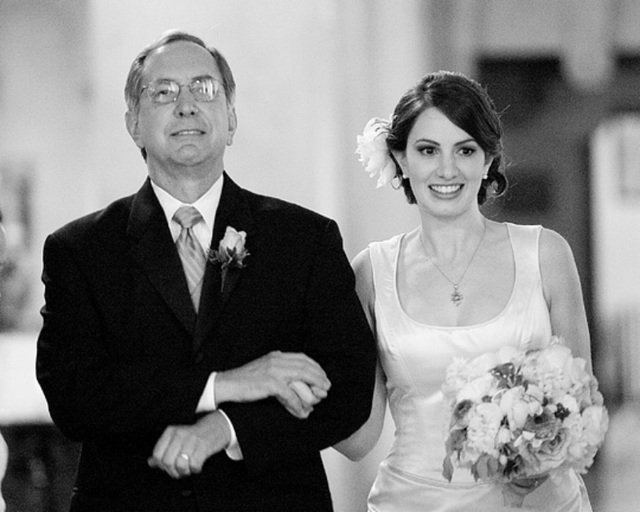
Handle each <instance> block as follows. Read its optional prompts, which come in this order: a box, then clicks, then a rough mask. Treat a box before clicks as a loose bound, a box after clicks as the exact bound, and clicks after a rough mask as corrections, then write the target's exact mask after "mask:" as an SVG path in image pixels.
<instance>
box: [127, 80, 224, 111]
mask: <svg viewBox="0 0 640 512" xmlns="http://www.w3.org/2000/svg"><path fill="white" fill-rule="evenodd" d="M207 80H209V81H211V83H212V84H213V86H214V87H213V88H214V90H213V97H212V98H211V99H198V98H196V94H195V93H194V91H193V87H194V84H196V83H198V82H201V83H202V82H205V81H207ZM158 83H165V84H173V85H176V86H177V88H178V89H177V91H176V92H175V97H174V98H173V99H172V100H171V101H166V102H162V101H156V100H154V99H153V93H154V92H155V89H154V84H156V85H157V84H158ZM183 87H188V89H189V92H190V93H191V94H192V96H193V97H194V99H195V100H196V101H198V102H202V103H213V102H214V101H215V100H216V99H218V97H219V96H220V93H221V92H224V84H223V83H222V82H221V81H220V80H218V79H217V78H214V77H212V76H210V75H203V76H197V77H195V78H194V79H193V80H191V82H189V83H188V84H181V83H178V82H177V81H175V80H173V79H171V78H156V79H155V80H151V81H150V82H149V83H147V84H145V85H143V86H142V87H141V88H140V94H141V95H142V94H143V93H144V92H145V91H147V97H148V98H149V100H150V101H151V102H152V103H153V104H155V105H170V104H171V103H175V102H176V101H178V98H179V97H180V94H181V93H182V88H183Z"/></svg>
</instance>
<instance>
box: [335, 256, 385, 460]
mask: <svg viewBox="0 0 640 512" xmlns="http://www.w3.org/2000/svg"><path fill="white" fill-rule="evenodd" d="M353 270H354V273H355V275H356V292H357V293H358V297H359V298H360V302H361V303H362V307H363V309H364V312H365V315H366V316H367V320H368V321H369V326H370V327H371V330H372V331H373V333H374V335H375V332H376V322H375V313H374V304H375V287H374V285H373V270H372V268H371V259H370V258H369V249H365V250H364V251H362V252H361V253H360V254H358V255H357V256H356V257H355V258H354V260H353ZM386 403H387V388H386V386H385V376H384V371H383V370H382V367H381V366H380V363H379V362H378V367H377V370H376V382H375V388H374V392H373V402H372V404H371V414H370V415H369V419H368V420H367V421H366V423H365V424H364V425H362V427H360V429H358V430H357V431H356V432H354V433H353V434H352V435H351V436H350V437H348V438H347V439H345V440H343V441H340V442H339V443H337V444H336V445H334V448H335V449H336V450H338V451H339V452H340V453H342V454H343V455H344V456H346V457H348V458H349V459H351V460H360V459H362V458H363V457H364V456H365V455H366V454H367V453H369V452H370V451H371V450H372V449H373V447H374V446H375V445H376V443H377V442H378V439H379V438H380V434H381V432H382V427H383V425H384V415H385V410H386Z"/></svg>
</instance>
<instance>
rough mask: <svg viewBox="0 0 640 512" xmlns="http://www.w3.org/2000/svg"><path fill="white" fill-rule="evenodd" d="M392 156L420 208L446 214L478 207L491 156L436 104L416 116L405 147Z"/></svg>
mask: <svg viewBox="0 0 640 512" xmlns="http://www.w3.org/2000/svg"><path fill="white" fill-rule="evenodd" d="M395 156H396V159H397V160H398V162H399V163H400V166H401V167H402V170H403V173H404V176H405V177H407V178H409V180H410V183H411V189H412V190H413V193H414V195H415V196H416V201H417V203H418V206H419V207H420V208H421V209H422V210H424V211H426V212H428V213H429V214H431V215H434V216H438V217H445V216H458V215H461V214H463V213H464V212H465V211H467V210H469V209H470V208H476V209H477V208H478V201H477V195H478V190H479V189H480V185H481V183H482V177H483V176H484V175H485V174H486V173H487V172H488V170H489V166H490V165H491V159H490V158H487V157H486V155H485V152H484V151H483V150H482V148H481V147H480V145H479V144H478V143H477V142H476V141H475V140H474V139H473V137H471V135H469V134H468V133H467V132H465V131H464V130H462V129H461V128H459V127H458V126H456V125H455V124H453V123H452V122H451V121H450V120H449V119H448V118H447V117H446V116H445V115H444V114H443V113H442V112H441V111H440V110H438V109H437V108H433V107H432V108H429V109H427V110H425V111H424V112H423V113H422V114H420V116H418V118H417V119H416V122H415V124H414V126H413V128H412V129H411V132H410V133H409V138H408V140H407V148H406V150H405V151H404V152H402V153H398V154H396V155H395Z"/></svg>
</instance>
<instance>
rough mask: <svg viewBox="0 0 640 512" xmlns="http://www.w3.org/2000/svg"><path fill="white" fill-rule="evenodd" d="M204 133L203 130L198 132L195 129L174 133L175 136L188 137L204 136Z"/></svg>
mask: <svg viewBox="0 0 640 512" xmlns="http://www.w3.org/2000/svg"><path fill="white" fill-rule="evenodd" d="M203 134H204V132H203V131H202V130H197V129H195V128H193V129H189V130H178V131H177V132H174V133H173V135H174V136H178V137H179V136H188V135H203Z"/></svg>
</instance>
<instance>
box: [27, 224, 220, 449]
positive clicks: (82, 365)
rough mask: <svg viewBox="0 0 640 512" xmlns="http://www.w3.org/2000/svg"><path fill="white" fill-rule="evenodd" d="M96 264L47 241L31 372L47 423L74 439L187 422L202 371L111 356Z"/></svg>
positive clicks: (58, 242) (57, 241)
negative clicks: (49, 418) (41, 396)
mask: <svg viewBox="0 0 640 512" xmlns="http://www.w3.org/2000/svg"><path fill="white" fill-rule="evenodd" d="M84 259H86V256H85V258H84ZM96 266H99V265H93V266H90V265H87V263H86V262H83V257H82V256H81V255H80V254H79V251H78V250H77V249H72V248H71V247H70V244H69V243H67V242H66V241H63V240H61V239H59V238H58V237H57V236H55V235H52V236H50V237H48V238H47V240H46V242H45V247H44V271H43V282H44V285H45V305H44V307H43V308H42V317H43V327H42V330H41V332H40V336H39V338H38V354H37V361H36V371H37V378H38V381H39V383H40V385H41V387H42V389H43V391H44V394H45V396H46V398H47V402H48V405H49V411H50V413H51V416H52V419H53V420H54V422H55V423H56V425H57V426H58V427H59V428H60V429H61V431H62V432H63V433H64V434H65V435H67V436H68V437H69V438H71V439H73V440H77V441H81V440H86V439H90V438H100V437H105V436H114V435H128V434H137V433H143V432H149V431H154V432H155V431H161V430H162V429H163V428H164V427H165V426H166V425H168V424H177V423H187V422H189V423H190V422H193V421H194V415H195V409H196V404H197V401H198V399H199V396H200V394H201V393H202V390H203V389H204V385H205V382H206V380H207V377H208V372H203V371H199V370H198V369H196V368H194V367H192V366H191V365H189V364H188V363H187V361H173V362H172V363H171V362H169V361H167V360H164V359H158V358H147V357H144V355H140V354H137V355H131V356H128V355H127V354H124V355H123V354H116V353H114V351H113V350H112V348H111V347H113V346H114V343H113V341H114V340H113V339H111V338H113V337H114V336H115V334H114V333H113V332H112V329H110V327H109V326H110V319H109V318H108V316H109V311H108V310H107V309H105V306H104V305H105V304H106V303H109V301H111V302H115V301H114V300H113V299H112V298H110V297H108V296H109V294H110V290H108V289H103V290H97V289H96V288H98V287H96V285H95V282H94V281H92V280H91V279H89V276H88V274H89V273H91V272H89V271H88V270H87V269H91V270H92V271H94V270H95V268H94V267H96ZM101 271H102V272H104V273H108V272H109V269H108V268H107V269H104V268H103V269H102V270H101ZM104 282H106V281H104ZM114 286H120V287H121V288H122V287H124V284H123V283H118V284H117V285H114ZM123 293H126V291H125V292H123ZM105 297H106V298H105ZM121 345H123V344H122V343H121Z"/></svg>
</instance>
